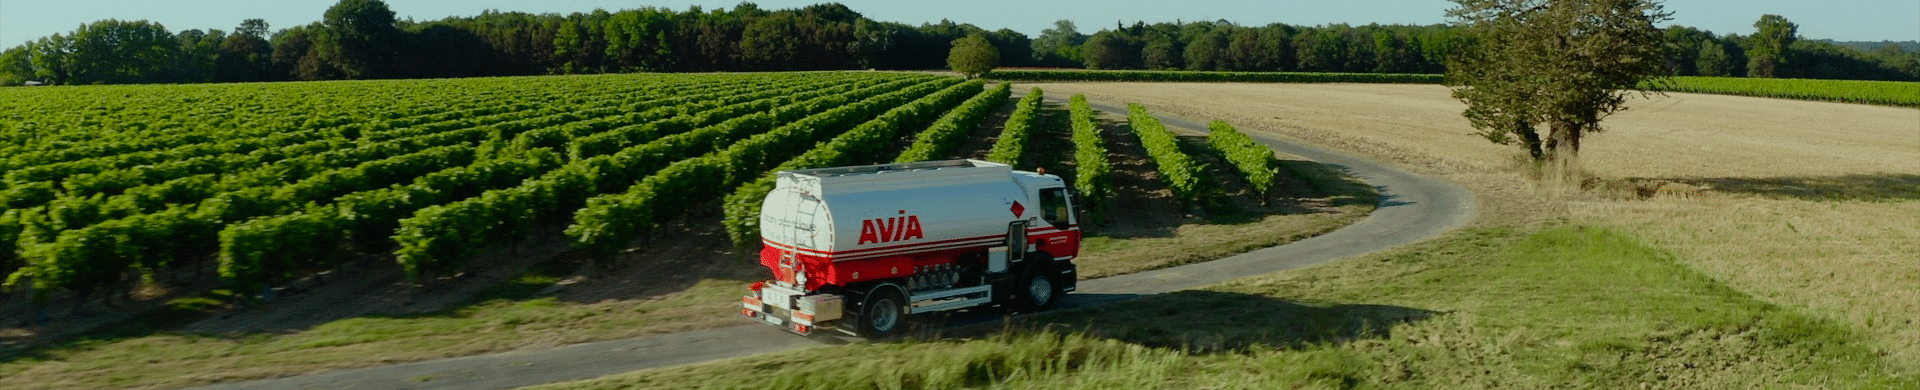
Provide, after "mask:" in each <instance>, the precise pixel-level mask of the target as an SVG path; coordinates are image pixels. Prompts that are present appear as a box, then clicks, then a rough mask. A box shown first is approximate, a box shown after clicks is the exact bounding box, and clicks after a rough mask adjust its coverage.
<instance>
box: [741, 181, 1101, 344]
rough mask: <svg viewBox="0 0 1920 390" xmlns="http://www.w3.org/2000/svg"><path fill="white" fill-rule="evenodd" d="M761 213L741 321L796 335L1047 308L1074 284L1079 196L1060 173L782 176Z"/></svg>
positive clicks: (875, 330) (869, 330) (872, 332)
mask: <svg viewBox="0 0 1920 390" xmlns="http://www.w3.org/2000/svg"><path fill="white" fill-rule="evenodd" d="M778 175H779V182H778V184H777V185H776V186H775V187H774V189H773V192H772V193H769V194H767V198H766V200H765V201H764V203H763V205H762V208H761V212H760V238H761V242H762V244H764V246H763V247H762V248H761V250H760V264H761V265H764V266H766V267H767V268H769V269H771V270H772V271H773V275H774V279H772V280H767V281H762V282H755V283H753V285H752V286H751V287H750V290H751V292H750V293H749V294H748V295H747V296H745V297H743V298H742V299H741V301H742V304H743V306H745V309H743V310H742V311H741V314H742V315H745V316H748V317H753V318H756V319H759V320H762V321H765V322H767V323H769V324H773V325H779V326H782V327H785V328H786V329H787V330H789V331H792V332H794V333H799V334H803V335H804V334H811V333H813V332H815V331H818V330H823V329H834V330H839V331H842V332H847V333H851V334H855V335H859V336H863V337H869V338H874V337H884V336H887V335H890V334H892V333H894V332H895V331H897V330H899V329H900V328H901V325H902V324H904V323H905V322H906V319H907V316H911V315H914V314H920V313H927V312H935V311H942V310H955V309H962V308H969V307H978V306H984V305H995V304H997V305H1001V306H1006V307H1015V308H1037V307H1046V306H1051V305H1052V304H1053V303H1054V301H1056V300H1058V299H1059V298H1060V296H1061V295H1062V294H1065V293H1067V292H1070V291H1073V290H1074V286H1075V284H1076V281H1077V276H1078V274H1077V272H1078V271H1077V270H1076V267H1075V266H1074V264H1073V262H1072V260H1073V258H1074V257H1075V256H1078V255H1079V254H1080V226H1079V225H1078V224H1077V218H1076V213H1075V212H1074V210H1075V207H1076V205H1075V203H1076V202H1075V201H1076V200H1077V199H1075V197H1074V196H1073V192H1072V191H1071V190H1069V189H1068V188H1067V186H1066V184H1065V183H1064V182H1062V181H1061V180H1060V177H1059V176H1054V175H1047V174H1044V173H1034V172H1025V171H1016V170H1013V169H1012V167H1010V166H1007V165H1006V164H1000V163H994V162H988V161H980V160H949V161H929V162H917V163H903V164H885V165H868V166H855V167H839V168H820V169H804V170H795V171H781V172H779V173H778Z"/></svg>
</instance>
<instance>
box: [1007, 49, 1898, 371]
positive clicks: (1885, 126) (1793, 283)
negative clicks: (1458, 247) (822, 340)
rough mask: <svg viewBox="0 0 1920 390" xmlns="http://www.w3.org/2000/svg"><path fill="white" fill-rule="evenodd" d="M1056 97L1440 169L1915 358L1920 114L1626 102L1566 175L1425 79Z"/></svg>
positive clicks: (1503, 200)
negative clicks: (1131, 107) (1568, 179)
mask: <svg viewBox="0 0 1920 390" xmlns="http://www.w3.org/2000/svg"><path fill="white" fill-rule="evenodd" d="M1029 86H1038V87H1041V88H1044V89H1045V90H1046V91H1047V92H1048V93H1050V94H1060V95H1072V94H1086V95H1087V97H1088V98H1089V99H1091V100H1093V101H1095V102H1097V103H1104V104H1124V103H1128V102H1132V103H1140V104H1144V105H1147V106H1149V107H1152V108H1153V109H1154V110H1156V112H1160V113H1165V114H1171V115H1175V116H1182V117H1188V118H1194V119H1220V120H1226V121H1229V122H1231V123H1233V124H1234V125H1236V126H1239V127H1240V128H1241V129H1245V130H1251V131H1263V132H1268V133H1273V134H1279V135H1282V136H1287V137H1292V138H1297V139H1299V140H1302V141H1304V142H1307V143H1313V144H1320V145H1324V146H1328V147H1331V148H1333V149H1340V150H1347V151H1351V152H1355V153H1358V154H1361V155H1365V156H1370V157H1373V158H1377V159H1380V160H1385V161H1392V162H1397V163H1400V164H1401V165H1403V166H1406V167H1408V168H1409V169H1412V170H1415V171H1421V172H1424V173H1429V174H1436V175H1440V176H1442V177H1446V178H1449V179H1451V180H1454V181H1456V182H1458V183H1460V184H1462V185H1463V186H1466V187H1468V188H1470V189H1473V190H1474V191H1476V192H1477V193H1479V196H1480V198H1481V204H1482V205H1483V211H1482V214H1481V217H1480V218H1481V221H1480V222H1479V223H1480V224H1495V225H1522V226H1525V225H1537V224H1542V223H1551V221H1556V220H1573V221H1578V222H1585V223H1597V224H1604V225H1611V226H1617V227H1619V228H1620V229H1621V230H1622V231H1625V232H1628V233H1630V234H1632V235H1635V236H1638V238H1640V239H1641V240H1644V241H1645V242H1649V243H1653V244H1655V245H1657V246H1658V247H1660V248H1661V249H1662V250H1664V251H1666V252H1668V253H1671V254H1673V255H1674V257H1675V258H1676V259H1678V261H1680V262H1681V263H1683V264H1685V265H1687V266H1689V267H1690V268H1694V269H1696V270H1698V271H1700V272H1702V273H1704V274H1706V275H1708V276H1711V277H1713V278H1715V279H1717V280H1719V281H1721V282H1723V283H1725V284H1727V285H1728V286H1731V287H1733V288H1735V289H1738V290H1741V291H1743V292H1746V293H1748V294H1750V295H1753V296H1755V297H1757V298H1759V299H1762V300H1765V301H1767V302H1771V303H1773V304H1776V305H1780V306H1783V307H1787V308H1791V309H1794V310H1800V311H1804V312H1806V313H1809V314H1813V315H1816V316H1819V317H1823V318H1826V319H1828V320H1831V321H1834V322H1836V323H1840V324H1844V325H1846V326H1848V327H1850V328H1852V329H1853V330H1855V331H1857V332H1859V333H1860V334H1862V335H1864V336H1866V337H1867V338H1869V339H1871V340H1874V342H1875V344H1877V345H1875V347H1874V348H1876V349H1878V350H1879V351H1880V352H1881V354H1883V355H1886V356H1889V357H1891V358H1893V359H1894V360H1895V361H1903V362H1906V363H1907V365H1909V366H1913V367H1920V225H1916V224H1915V223H1914V221H1920V110H1915V109H1910V108H1894V107H1881V106H1869V105H1856V104H1841V103H1824V102H1807V101H1795V100H1781V99H1765V98H1751V97H1736V96H1719V95H1698V94H1681V93H1675V94H1668V95H1666V96H1660V95H1655V96H1651V97H1646V98H1635V99H1634V100H1633V101H1632V103H1631V108H1630V109H1629V110H1627V111H1624V112H1621V113H1618V114H1615V115H1613V116H1611V117H1608V118H1606V119H1605V120H1604V121H1603V126H1604V131H1603V132H1601V133H1596V134H1592V135H1589V136H1588V137H1587V138H1586V140H1585V141H1584V142H1583V143H1584V145H1583V150H1582V152H1581V154H1582V156H1581V161H1580V165H1579V167H1580V170H1581V171H1582V172H1581V173H1580V174H1579V175H1577V176H1575V177H1577V178H1579V179H1578V180H1575V181H1574V183H1573V184H1538V183H1539V181H1536V180H1531V179H1528V177H1529V176H1534V175H1535V174H1534V173H1532V172H1531V171H1529V170H1527V169H1524V168H1522V167H1523V166H1524V164H1520V163H1518V162H1519V161H1520V159H1519V157H1518V155H1519V153H1518V149H1517V148H1515V147H1512V146H1503V145H1494V144H1492V143H1489V142H1487V141H1486V140H1484V139H1482V138H1480V137H1477V136H1474V135H1472V133H1473V132H1474V130H1473V129H1472V128H1471V127H1470V126H1469V125H1468V124H1467V121H1466V120H1465V119H1463V118H1462V117H1461V116H1460V111H1461V110H1462V109H1463V108H1464V107H1465V106H1464V105H1463V104H1461V103H1459V102H1458V101H1455V100H1454V99H1452V98H1451V97H1449V95H1448V91H1447V89H1446V88H1445V87H1442V86H1435V85H1377V84H1222V83H1204V84H1201V83H1159V84H1141V83H1050V84H1034V85H1021V86H1018V88H1022V89H1024V88H1027V87H1029Z"/></svg>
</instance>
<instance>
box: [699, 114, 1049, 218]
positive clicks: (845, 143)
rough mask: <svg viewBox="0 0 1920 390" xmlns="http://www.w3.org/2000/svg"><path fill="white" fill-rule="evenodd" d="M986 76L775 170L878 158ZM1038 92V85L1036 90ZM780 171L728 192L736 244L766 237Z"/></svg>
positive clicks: (883, 118) (859, 128) (880, 119)
mask: <svg viewBox="0 0 1920 390" xmlns="http://www.w3.org/2000/svg"><path fill="white" fill-rule="evenodd" d="M980 86H981V84H980V82H978V81H974V82H968V83H964V84H958V85H954V86H951V87H947V88H946V89H943V90H940V91H939V92H934V93H932V94H928V95H926V96H924V97H921V98H919V99H916V100H913V101H912V102H911V103H907V104H903V105H900V106H898V107H894V108H893V109H890V110H887V112H885V113H882V114H880V116H879V117H876V118H873V120H870V121H867V122H866V123H861V124H860V125H859V126H857V127H854V128H853V129H852V130H848V131H847V132H846V133H844V134H841V135H840V136H838V137H834V138H833V140H832V141H828V142H826V143H825V144H822V145H819V146H816V147H814V148H813V150H810V151H807V153H805V154H801V155H799V156H797V157H794V158H793V159H792V160H787V162H786V163H782V164H780V166H778V167H774V168H773V171H775V172H778V171H790V170H796V169H810V168H825V167H833V166H843V165H857V164H863V163H878V162H880V161H874V156H878V155H881V154H884V153H886V151H887V150H888V149H891V148H893V146H894V140H895V139H897V138H899V135H900V132H901V131H902V130H905V129H906V128H907V127H908V126H914V125H918V124H920V123H925V122H926V121H927V120H930V119H932V118H933V116H934V114H939V113H941V112H945V111H948V109H950V108H952V107H953V106H954V104H957V103H959V102H960V99H962V98H966V97H967V96H968V95H969V94H973V93H976V92H978V91H979V90H980ZM1034 92H1035V94H1036V95H1037V94H1038V92H1039V91H1038V90H1036V91H1034ZM775 184H776V177H774V176H766V177H761V178H760V179H759V180H755V181H753V182H752V183H749V184H746V185H743V186H740V188H737V189H735V190H734V191H733V193H731V194H728V195H727V197H726V200H725V201H726V203H725V205H724V206H723V208H724V209H725V211H726V218H725V219H724V223H725V224H726V226H727V234H728V236H729V237H731V238H732V239H733V244H734V246H737V247H742V248H744V247H748V246H751V245H753V244H756V243H759V242H760V210H761V209H760V207H761V202H762V200H764V199H766V197H767V194H768V193H771V192H773V188H774V185H775Z"/></svg>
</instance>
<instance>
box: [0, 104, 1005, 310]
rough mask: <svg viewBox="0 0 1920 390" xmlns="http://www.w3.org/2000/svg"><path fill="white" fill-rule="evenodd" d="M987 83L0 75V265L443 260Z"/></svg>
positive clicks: (109, 286) (919, 113)
mask: <svg viewBox="0 0 1920 390" xmlns="http://www.w3.org/2000/svg"><path fill="white" fill-rule="evenodd" d="M981 92H982V83H980V82H962V81H961V80H960V79H957V78H952V77H942V76H933V75H916V74H894V73H850V72H823V73H785V74H731V75H619V76H594V77H537V78H493V79H461V80H410V81H366V82H336V83H279V84H244V85H209V86H152V87H146V86H133V87H73V88H48V89H7V90H4V91H0V112H6V113H9V114H8V115H7V117H4V118H0V156H5V157H4V158H0V178H4V180H3V181H0V204H4V205H5V206H6V211H5V213H4V216H0V243H5V244H0V256H5V257H0V264H4V265H5V268H0V272H4V273H6V274H7V275H8V282H9V284H10V285H12V286H15V287H21V286H27V285H31V286H32V287H34V288H36V289H38V290H40V291H62V290H65V291H73V292H77V293H80V294H81V295H82V296H84V295H86V294H87V293H89V292H95V291H103V290H105V291H111V290H114V289H116V288H124V285H125V283H126V282H125V280H124V278H125V275H127V274H128V273H129V271H138V272H139V273H142V274H146V275H154V274H157V273H160V272H165V271H170V270H176V269H179V268H187V267H194V266H196V265H200V264H204V262H205V261H207V260H206V259H214V260H213V261H217V262H218V269H219V272H220V274H221V276H222V277H223V278H225V279H227V280H228V281H229V282H232V283H235V284H236V285H238V286H252V287H249V288H248V289H242V290H241V291H253V290H251V289H252V288H258V287H259V286H263V285H270V284H272V283H277V282H281V281H285V280H288V279H289V278H293V277H298V276H302V275H303V274H305V273H310V272H313V271H315V270H321V269H326V268H329V267H332V266H335V265H337V263H338V262H339V261H341V260H342V259H344V258H347V257H349V256H352V255H355V254H379V253H392V254H394V258H395V259H396V260H397V261H398V262H400V263H401V265H402V266H403V267H405V269H406V270H407V271H408V274H409V275H410V276H416V277H418V276H426V275H439V274H446V273H451V272H457V271H459V270H460V269H461V268H460V267H461V265H462V263H463V262H464V261H465V259H467V258H468V257H470V256H472V255H473V254H474V252H475V251H476V248H481V247H484V246H485V245H486V244H487V243H489V242H512V241H516V240H519V239H522V238H523V237H524V236H526V235H527V234H528V233H529V231H528V230H529V229H531V228H532V227H534V226H541V224H571V223H574V222H576V220H577V219H580V218H588V219H589V220H588V222H593V221H592V220H591V218H601V217H607V216H608V215H607V214H606V213H595V212H593V211H592V210H595V209H594V207H595V206H596V205H601V204H605V203H608V202H602V201H601V200H600V198H616V199H625V198H623V197H631V196H632V195H630V194H631V193H659V194H665V193H666V191H664V190H661V189H672V190H673V191H677V192H674V193H673V195H675V196H674V197H670V198H668V199H671V200H673V201H677V202H691V201H695V200H699V199H714V198H717V197H718V196H719V195H723V194H725V193H726V192H727V191H729V190H731V189H732V188H733V187H736V186H739V185H741V184H744V183H747V182H750V181H752V180H754V179H757V178H758V177H759V176H760V175H761V174H762V173H763V172H765V171H766V170H768V169H770V168H773V167H775V166H776V165H780V164H781V163H782V162H785V161H786V160H787V159H789V158H792V157H796V156H798V155H799V154H800V153H801V152H804V151H806V150H808V149H810V148H811V147H812V146H813V145H814V144H815V143H817V142H823V141H827V140H830V139H834V138H835V137H836V136H838V135H840V134H842V133H844V132H847V131H849V130H850V129H854V128H855V127H856V126H862V128H865V129H873V128H879V129H884V130H885V131H886V132H887V134H892V133H891V132H892V131H895V130H898V129H901V128H904V127H905V126H907V125H910V124H914V125H917V124H920V123H925V122H926V121H928V120H931V119H932V118H933V117H934V116H936V115H939V114H942V113H945V112H947V111H948V109H949V108H952V107H953V106H955V105H957V104H958V103H960V101H961V100H963V99H965V98H967V97H970V96H973V95H975V94H979V93H981ZM902 107H910V108H912V109H913V110H914V111H913V112H910V113H895V114H893V115H886V113H889V112H891V111H892V110H896V109H898V108H902ZM974 115H978V114H977V113H975V114H974ZM891 138H892V137H881V138H874V139H861V142H864V143H875V144H885V143H887V142H889V140H890V139H891ZM836 145H838V144H836ZM842 146H844V147H860V146H863V145H851V144H849V145H842ZM749 157H750V158H749ZM636 183H639V184H638V185H636ZM657 190H658V191H657ZM649 210H658V211H655V212H653V213H652V214H651V215H649V216H648V217H650V218H651V219H648V218H640V219H641V220H644V221H649V222H650V221H654V220H667V219H671V218H673V217H675V216H676V215H673V213H674V211H675V210H684V208H677V207H674V205H663V207H657V208H649ZM576 214H578V215H580V216H583V217H576ZM624 217H625V216H622V218H624ZM588 225H591V223H588ZM646 227H647V226H638V227H635V228H630V229H626V230H624V231H620V232H617V234H616V233H614V232H608V231H604V230H601V231H590V232H586V233H582V234H578V235H577V236H578V237H579V239H580V240H581V241H582V242H594V243H598V242H621V243H623V242H625V241H626V240H629V239H631V238H632V237H634V235H635V234H641V233H644V230H645V228H646Z"/></svg>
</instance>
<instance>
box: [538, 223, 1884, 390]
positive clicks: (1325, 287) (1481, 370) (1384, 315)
mask: <svg viewBox="0 0 1920 390" xmlns="http://www.w3.org/2000/svg"><path fill="white" fill-rule="evenodd" d="M960 333H961V334H959V335H958V336H959V337H957V338H951V339H946V340H934V341H925V340H923V341H906V342H898V343H887V344H868V345H852V346H845V347H838V348H831V349H814V350H800V351H792V352H786V353H779V354H771V355H763V356H756V357H750V358H743V359H737V360H731V361H725V362H717V363H710V364H704V365H697V366H687V367H679V368H669V369H661V370H651V371H641V372H635V373H629V374H622V375H616V376H609V377H604V378H599V379H594V380H587V381H579V382H570V383H561V384H553V385H547V386H540V387H537V388H539V389H545V390H560V389H612V388H621V389H626V388H786V389H889V388H963V387H997V388H1049V389H1053V388H1102V389H1104V388H1114V387H1119V386H1125V387H1149V388H1525V389H1534V388H1608V389H1611V388H1913V387H1915V386H1916V385H1917V382H1915V380H1916V378H1911V377H1899V376H1896V374H1893V373H1892V372H1893V371H1892V369H1891V368H1890V367H1889V366H1888V364H1887V363H1886V362H1885V361H1884V360H1883V359H1882V358H1881V357H1880V356H1879V355H1878V354H1875V353H1873V352H1872V351H1870V350H1869V349H1867V348H1865V347H1862V346H1860V344H1861V343H1860V342H1859V341H1858V340H1857V338H1856V336H1855V335H1854V334H1853V333H1852V331H1851V330H1849V328H1846V327H1843V326H1838V325H1835V324H1833V323H1830V322H1827V321H1823V320H1819V319H1816V318H1814V317H1811V316H1808V315H1805V314H1801V313H1798V312H1796V311H1795V310H1791V309H1786V308H1782V307H1779V306H1775V305H1771V304H1768V303H1765V302H1762V301H1760V300H1757V299H1754V298H1752V297H1750V296H1747V295H1745V294H1742V293H1740V292H1738V291H1735V290H1733V289H1731V288H1728V287H1727V286H1725V285H1723V284H1721V283H1719V282H1716V281H1714V280H1713V279H1711V278H1708V277H1706V276H1703V275H1702V274H1700V273H1697V272H1694V271H1692V270H1691V269H1689V268H1687V267H1685V266H1682V265H1680V264H1678V263H1676V262H1675V259H1674V258H1673V256H1671V255H1669V254H1667V253H1665V252H1663V251H1660V250H1657V249H1654V248H1652V247H1650V246H1648V245H1646V244H1643V243H1641V242H1639V241H1637V240H1635V239H1633V238H1630V237H1629V236H1627V235H1624V234H1620V233H1616V232H1614V231H1611V230H1608V229H1603V228H1593V227H1586V226H1577V225H1576V226H1556V227H1549V228H1545V229H1542V230H1539V231H1531V232H1528V231H1518V230H1516V229H1513V228H1500V227H1495V228H1478V229H1472V230H1469V231H1465V232H1460V233H1455V234H1453V235H1451V236H1449V237H1446V238H1442V239H1438V240H1434V241H1430V242H1427V243H1422V244H1416V245H1413V246H1410V247H1407V248H1403V249H1399V250H1395V251H1392V252H1390V253H1386V254H1381V255H1374V256H1369V257H1365V258H1357V259H1349V260H1345V261H1340V262H1335V263H1330V264H1327V265H1323V266H1319V267H1314V268H1308V269H1303V270H1299V271H1293V272H1286V273H1278V274H1270V275H1263V276H1256V277H1250V278H1246V279H1241V280H1236V281H1232V282H1227V283H1223V284H1219V285H1215V286H1211V287H1209V288H1207V289H1205V290H1201V291H1189V292H1180V293H1172V294H1163V295H1159V296H1153V297H1145V298H1140V299H1136V300H1132V301H1127V302H1125V303H1121V304H1115V305H1107V306H1099V307H1092V308H1084V309H1077V310H1067V311H1061V312H1054V313H1048V314H1043V315H1038V316H1033V317H1026V318H1022V319H1020V320H1017V321H1015V322H1013V323H1010V324H1006V325H1002V326H987V327H984V329H976V330H974V331H973V332H966V331H964V330H963V331H961V332H960ZM714 378H727V379H726V380H719V381H716V380H714Z"/></svg>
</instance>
